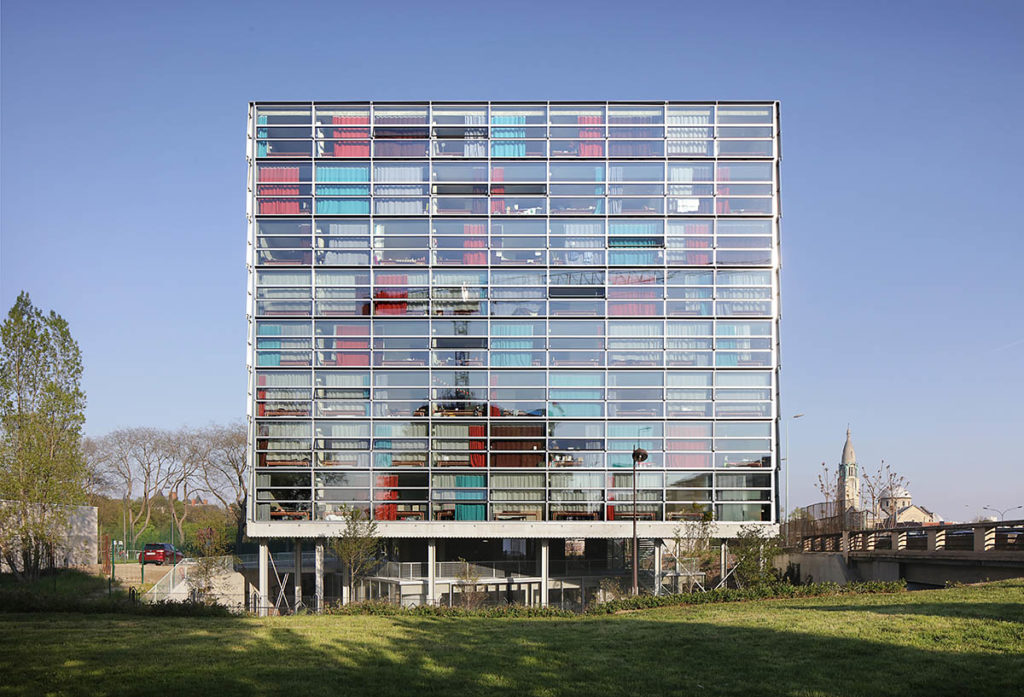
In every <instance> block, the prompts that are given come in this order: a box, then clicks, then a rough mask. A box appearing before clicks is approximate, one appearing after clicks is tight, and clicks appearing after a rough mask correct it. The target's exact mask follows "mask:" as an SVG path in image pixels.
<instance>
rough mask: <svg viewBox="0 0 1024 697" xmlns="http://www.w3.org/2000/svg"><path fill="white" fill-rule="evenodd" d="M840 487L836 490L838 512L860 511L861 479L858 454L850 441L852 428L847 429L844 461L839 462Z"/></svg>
mask: <svg viewBox="0 0 1024 697" xmlns="http://www.w3.org/2000/svg"><path fill="white" fill-rule="evenodd" d="M838 484H839V486H838V487H837V490H836V498H837V503H838V510H839V511H842V512H843V513H846V512H847V511H849V510H850V509H851V508H853V509H854V510H855V511H859V510H860V477H859V476H858V474H857V454H856V453H855V452H854V451H853V441H852V440H850V428H849V427H847V428H846V444H845V445H844V446H843V459H842V460H841V461H840V462H839V482H838Z"/></svg>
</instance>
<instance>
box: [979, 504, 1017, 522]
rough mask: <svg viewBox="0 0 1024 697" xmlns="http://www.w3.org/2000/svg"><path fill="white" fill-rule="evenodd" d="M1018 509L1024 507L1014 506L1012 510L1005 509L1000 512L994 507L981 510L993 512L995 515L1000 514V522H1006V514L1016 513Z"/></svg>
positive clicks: (983, 507)
mask: <svg viewBox="0 0 1024 697" xmlns="http://www.w3.org/2000/svg"><path fill="white" fill-rule="evenodd" d="M1018 508H1024V506H1013V507H1012V508H1004V509H1002V510H999V509H998V508H993V507H992V506H982V507H981V510H983V511H992V512H993V513H998V514H999V520H1006V514H1007V513H1009V512H1010V511H1016V510H1017V509H1018Z"/></svg>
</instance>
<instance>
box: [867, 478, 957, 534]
mask: <svg viewBox="0 0 1024 697" xmlns="http://www.w3.org/2000/svg"><path fill="white" fill-rule="evenodd" d="M874 514H875V517H876V518H877V520H878V521H879V522H880V523H883V524H884V526H885V527H897V526H899V525H908V524H915V523H941V522H942V516H940V515H937V514H935V513H932V512H931V511H930V510H928V509H927V508H925V507H924V506H918V505H915V504H914V502H913V500H912V499H911V496H910V491H908V490H907V489H906V487H902V486H895V487H892V488H887V489H885V490H884V491H883V492H882V495H881V496H880V497H879V498H878V509H877V510H876V511H874Z"/></svg>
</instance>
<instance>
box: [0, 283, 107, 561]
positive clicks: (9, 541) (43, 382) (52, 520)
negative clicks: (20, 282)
mask: <svg viewBox="0 0 1024 697" xmlns="http://www.w3.org/2000/svg"><path fill="white" fill-rule="evenodd" d="M81 382H82V354H81V351H80V350H79V348H78V344H77V343H76V342H75V340H74V339H73V338H72V336H71V330H70V328H69V327H68V323H67V321H66V320H65V319H64V318H63V317H61V316H60V315H58V314H57V313H55V312H53V311H52V310H51V311H50V313H49V314H44V313H43V312H42V310H40V309H39V308H37V307H35V306H34V305H33V304H32V301H31V299H30V298H29V295H28V293H25V292H22V293H21V294H20V295H18V299H17V300H16V301H15V303H14V306H13V307H12V308H11V310H10V312H8V313H7V319H5V320H4V322H3V324H2V325H0V500H3V501H5V502H6V503H4V504H3V505H2V506H0V554H2V555H3V558H4V560H5V561H6V562H7V564H8V565H9V566H10V567H11V568H12V569H13V570H14V572H15V574H16V575H17V576H18V577H19V578H21V579H23V580H24V579H32V578H37V577H38V576H39V573H40V570H41V567H42V563H43V560H44V558H45V557H47V556H49V557H50V559H51V560H52V559H53V557H54V555H55V554H56V552H57V549H58V547H59V546H60V543H61V541H62V540H63V539H64V537H65V535H66V533H67V525H68V514H69V510H68V506H69V505H73V504H78V503H81V502H83V500H84V498H85V487H86V483H87V480H88V476H89V474H88V469H87V468H86V465H85V458H84V457H83V456H82V425H83V424H84V423H85V416H84V411H85V393H84V392H83V391H82V387H81Z"/></svg>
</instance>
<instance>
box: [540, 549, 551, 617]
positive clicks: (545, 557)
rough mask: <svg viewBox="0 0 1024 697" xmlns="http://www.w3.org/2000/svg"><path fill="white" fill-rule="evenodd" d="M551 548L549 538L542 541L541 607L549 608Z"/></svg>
mask: <svg viewBox="0 0 1024 697" xmlns="http://www.w3.org/2000/svg"><path fill="white" fill-rule="evenodd" d="M550 564H551V548H550V545H549V544H548V540H547V538H545V539H543V540H541V541H540V606H541V607H547V606H548V589H549V585H550V581H549V576H550Z"/></svg>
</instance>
